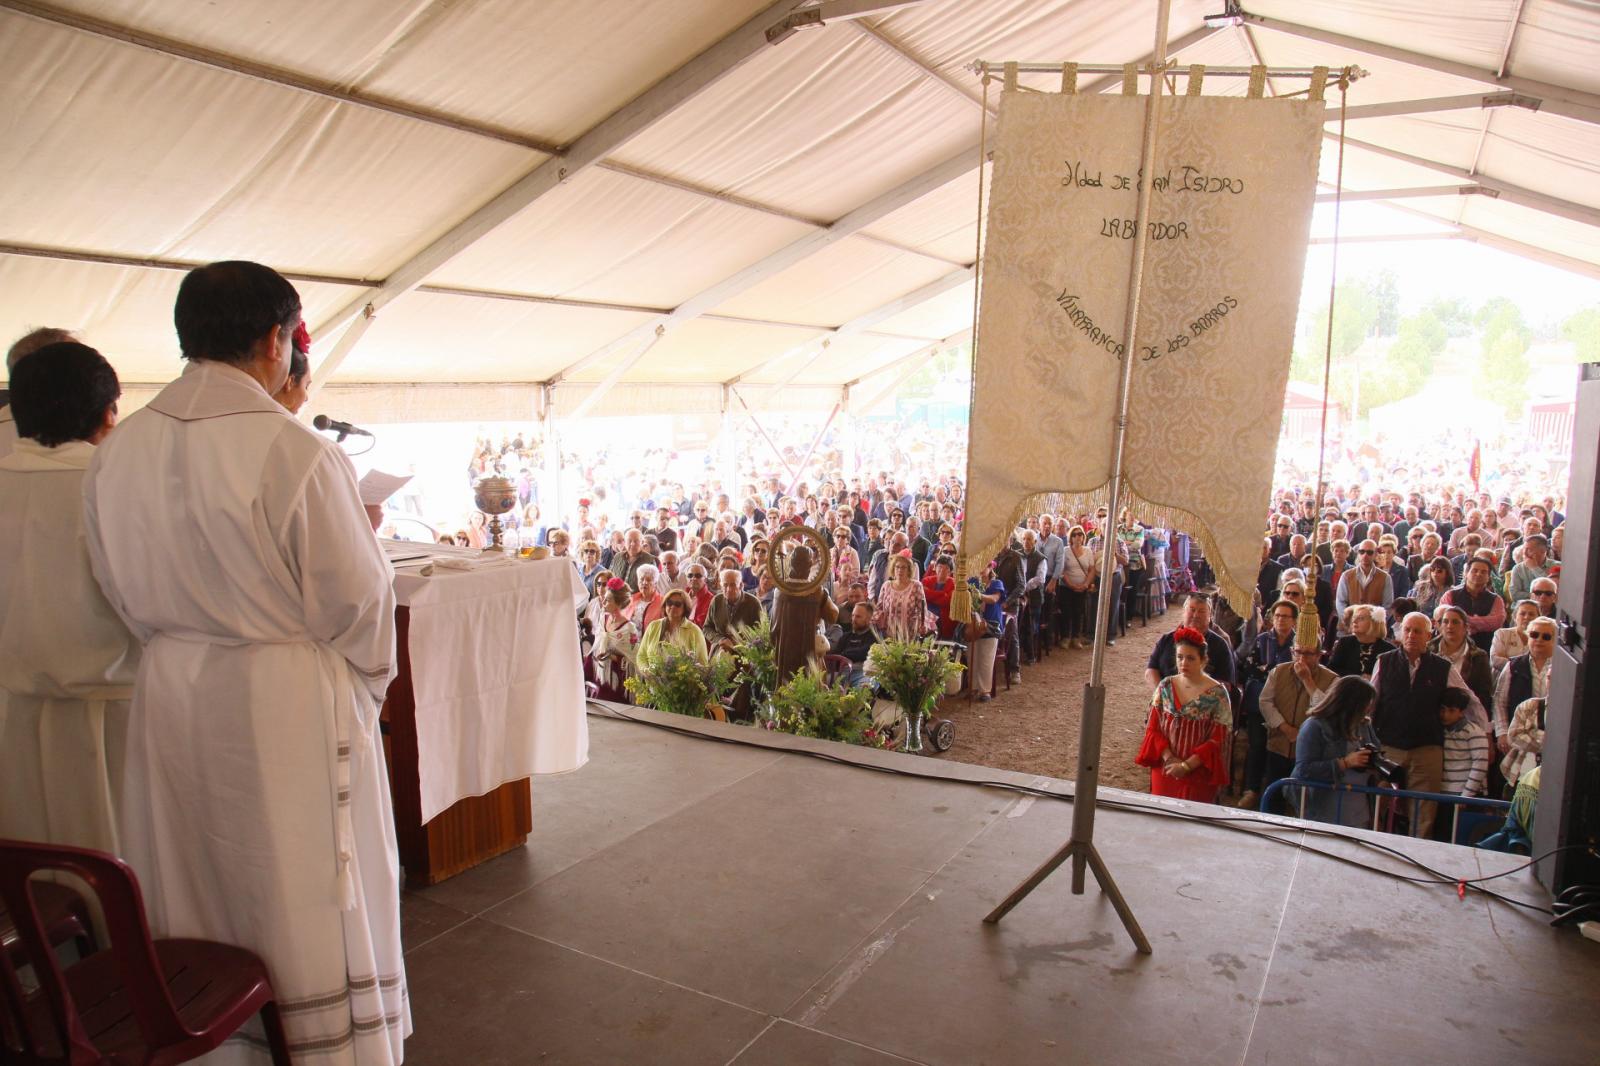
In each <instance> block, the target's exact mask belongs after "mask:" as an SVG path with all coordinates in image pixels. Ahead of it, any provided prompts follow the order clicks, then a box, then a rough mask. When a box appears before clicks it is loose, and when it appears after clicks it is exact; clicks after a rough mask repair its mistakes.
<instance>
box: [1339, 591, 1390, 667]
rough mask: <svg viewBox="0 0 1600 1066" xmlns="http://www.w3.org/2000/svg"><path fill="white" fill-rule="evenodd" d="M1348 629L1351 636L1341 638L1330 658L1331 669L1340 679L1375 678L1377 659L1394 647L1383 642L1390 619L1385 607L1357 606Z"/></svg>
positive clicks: (1351, 612) (1385, 641)
mask: <svg viewBox="0 0 1600 1066" xmlns="http://www.w3.org/2000/svg"><path fill="white" fill-rule="evenodd" d="M1348 613H1349V618H1348V619H1347V620H1346V623H1345V624H1346V627H1347V628H1348V629H1349V630H1350V635H1349V636H1347V637H1340V638H1339V640H1338V643H1336V644H1334V646H1333V654H1332V655H1331V656H1329V658H1328V668H1329V669H1330V670H1332V671H1333V672H1334V673H1336V674H1338V675H1339V676H1340V677H1350V676H1352V675H1359V676H1361V677H1365V678H1371V677H1372V671H1373V669H1374V668H1376V667H1377V665H1378V656H1380V655H1382V654H1384V653H1385V652H1389V651H1393V650H1394V645H1393V644H1391V643H1389V642H1388V641H1387V640H1385V639H1384V636H1383V634H1384V633H1385V632H1386V631H1387V630H1388V628H1389V626H1388V619H1387V616H1385V614H1384V613H1383V608H1382V607H1374V606H1370V605H1368V604H1364V603H1358V604H1356V605H1355V606H1354V607H1351V608H1350V609H1349V612H1348Z"/></svg>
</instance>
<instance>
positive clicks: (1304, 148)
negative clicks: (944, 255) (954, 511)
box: [963, 91, 1325, 611]
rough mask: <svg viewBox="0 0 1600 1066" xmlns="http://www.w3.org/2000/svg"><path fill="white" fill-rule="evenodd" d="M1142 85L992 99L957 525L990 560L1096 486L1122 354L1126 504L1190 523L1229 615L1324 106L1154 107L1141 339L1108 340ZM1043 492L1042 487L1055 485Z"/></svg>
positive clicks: (1265, 449)
mask: <svg viewBox="0 0 1600 1066" xmlns="http://www.w3.org/2000/svg"><path fill="white" fill-rule="evenodd" d="M1145 104H1146V100H1145V98H1144V97H1139V96H1101V95H1089V96H1077V95H1071V94H1053V93H1036V92H1016V91H1013V92H1006V93H1004V94H1003V95H1002V96H1001V101H1000V116H999V126H998V131H997V139H996V143H995V152H994V174H993V184H992V189H991V200H990V208H989V218H988V225H987V229H986V232H985V247H984V253H983V274H982V278H983V281H982V285H983V291H982V295H981V298H980V313H979V319H978V325H979V328H978V349H977V365H976V368H975V380H974V401H973V410H972V423H971V443H970V451H969V459H968V464H969V470H968V475H969V477H968V482H967V484H968V495H967V508H966V515H965V522H964V526H965V529H964V531H963V539H964V545H963V548H964V554H965V555H966V558H967V560H968V561H969V565H971V564H978V567H979V569H977V570H974V571H972V572H981V561H982V560H987V559H989V558H992V557H993V555H994V553H995V552H996V551H998V550H999V548H1000V547H1001V545H1002V544H1003V543H1004V541H1005V539H1006V537H1007V536H1008V535H1009V534H1010V532H1011V530H1012V529H1013V528H1014V527H1015V525H1016V523H1017V522H1018V521H1019V519H1020V518H1021V516H1022V515H1023V514H1024V513H1026V512H1027V511H1031V510H1036V509H1038V508H1039V507H1040V506H1042V505H1043V504H1044V501H1045V499H1046V497H1048V496H1049V495H1050V494H1052V493H1059V494H1062V495H1063V496H1066V497H1068V498H1069V500H1070V498H1072V497H1076V498H1077V500H1076V501H1072V502H1084V503H1088V502H1104V501H1105V498H1106V497H1107V496H1109V489H1110V481H1111V457H1112V448H1113V437H1114V433H1115V428H1116V427H1115V421H1116V397H1117V383H1118V376H1119V374H1120V369H1121V361H1122V360H1123V359H1126V358H1131V359H1133V360H1134V370H1133V383H1132V393H1131V396H1130V404H1129V415H1128V419H1129V421H1128V438H1127V450H1126V457H1125V462H1124V468H1123V469H1124V474H1125V482H1124V485H1125V490H1126V491H1125V494H1124V499H1126V500H1127V503H1128V506H1129V508H1130V510H1131V511H1132V513H1133V514H1134V515H1135V516H1138V517H1143V518H1146V519H1148V520H1150V521H1152V522H1154V523H1156V524H1161V525H1171V526H1176V527H1177V528H1180V529H1183V530H1185V531H1187V532H1189V533H1190V534H1191V535H1192V536H1194V537H1195V538H1197V539H1198V540H1199V541H1200V543H1201V544H1202V546H1203V547H1204V549H1205V552H1206V557H1207V559H1208V560H1210V562H1211V565H1212V567H1213V569H1214V570H1215V571H1216V572H1217V577H1218V582H1219V584H1220V586H1221V589H1222V591H1223V593H1224V594H1225V595H1226V596H1227V597H1228V599H1229V601H1230V602H1231V603H1232V604H1233V605H1234V607H1235V608H1236V609H1238V610H1240V611H1246V610H1248V608H1249V604H1250V592H1251V590H1252V589H1253V588H1254V586H1255V580H1256V572H1257V569H1258V568H1259V565H1260V557H1261V537H1262V531H1263V528H1264V527H1263V524H1262V523H1263V521H1264V516H1265V514H1266V510H1267V506H1268V503H1269V498H1270V495H1271V489H1272V470H1273V459H1274V455H1275V453H1276V450H1277V443H1278V432H1279V425H1280V423H1281V421H1282V418H1283V396H1284V385H1285V382H1286V380H1287V378H1288V373H1289V355H1290V349H1291V347H1292V345H1293V339H1294V324H1295V315H1296V311H1297V309H1298V306H1299V301H1300V280H1301V273H1302V271H1303V269H1304V266H1305V253H1306V240H1307V236H1308V231H1309V228H1310V221H1311V209H1312V204H1313V202H1314V198H1315V193H1316V176H1317V161H1318V154H1319V150H1320V145H1321V136H1322V126H1323V121H1324V118H1325V115H1324V107H1325V105H1324V104H1323V103H1322V101H1320V100H1316V101H1311V100H1307V99H1304V98H1298V99H1294V100H1270V99H1269V100H1255V99H1244V98H1235V97H1215V96H1188V97H1167V98H1163V99H1162V100H1160V101H1159V107H1160V110H1161V126H1160V138H1159V141H1158V145H1157V152H1156V165H1155V167H1154V175H1153V179H1152V180H1153V186H1152V196H1151V205H1150V217H1149V219H1148V220H1147V221H1146V226H1147V232H1148V239H1147V245H1146V253H1145V273H1144V286H1143V290H1142V293H1141V300H1140V311H1139V337H1138V341H1137V345H1136V346H1134V348H1133V350H1132V351H1130V350H1129V345H1128V341H1127V338H1125V337H1123V336H1121V331H1122V328H1123V315H1124V312H1125V309H1126V302H1127V290H1128V271H1129V266H1130V264H1131V262H1132V256H1133V235H1134V219H1133V216H1134V214H1135V211H1136V198H1137V196H1138V189H1139V184H1140V181H1141V175H1140V173H1139V150H1140V137H1141V130H1142V128H1143V122H1144V112H1145ZM1058 505H1059V501H1058Z"/></svg>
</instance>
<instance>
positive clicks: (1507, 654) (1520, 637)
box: [1489, 600, 1539, 678]
mask: <svg viewBox="0 0 1600 1066" xmlns="http://www.w3.org/2000/svg"><path fill="white" fill-rule="evenodd" d="M1538 617H1539V605H1538V604H1536V603H1534V602H1533V601H1532V600H1518V601H1517V602H1516V605H1515V606H1514V607H1512V608H1511V620H1512V624H1511V625H1509V626H1506V627H1505V628H1504V629H1499V630H1496V631H1495V634H1494V643H1493V644H1491V645H1490V646H1489V669H1490V670H1493V671H1494V674H1495V676H1496V677H1497V678H1498V677H1499V676H1500V671H1501V670H1502V669H1504V668H1505V665H1506V663H1508V662H1510V661H1511V660H1512V659H1514V658H1516V657H1517V656H1518V655H1521V654H1523V653H1524V652H1526V651H1527V650H1528V623H1529V622H1531V621H1533V620H1534V619H1535V618H1538Z"/></svg>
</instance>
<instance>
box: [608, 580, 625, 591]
mask: <svg viewBox="0 0 1600 1066" xmlns="http://www.w3.org/2000/svg"><path fill="white" fill-rule="evenodd" d="M606 588H608V589H610V590H612V591H613V592H614V591H616V590H617V589H620V588H627V582H625V581H623V580H622V579H621V578H620V577H614V578H612V579H611V580H610V581H607V582H606Z"/></svg>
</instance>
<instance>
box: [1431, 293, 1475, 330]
mask: <svg viewBox="0 0 1600 1066" xmlns="http://www.w3.org/2000/svg"><path fill="white" fill-rule="evenodd" d="M1427 313H1428V314H1431V315H1433V317H1434V318H1436V319H1438V320H1439V324H1440V325H1442V326H1444V331H1445V334H1446V335H1447V336H1451V337H1465V336H1466V335H1467V334H1469V333H1471V332H1472V311H1471V309H1470V308H1468V307H1467V302H1466V301H1465V300H1463V299H1461V298H1460V297H1452V298H1450V299H1445V298H1444V297H1440V298H1439V299H1437V300H1435V301H1433V303H1431V304H1429V305H1428V308H1427Z"/></svg>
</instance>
